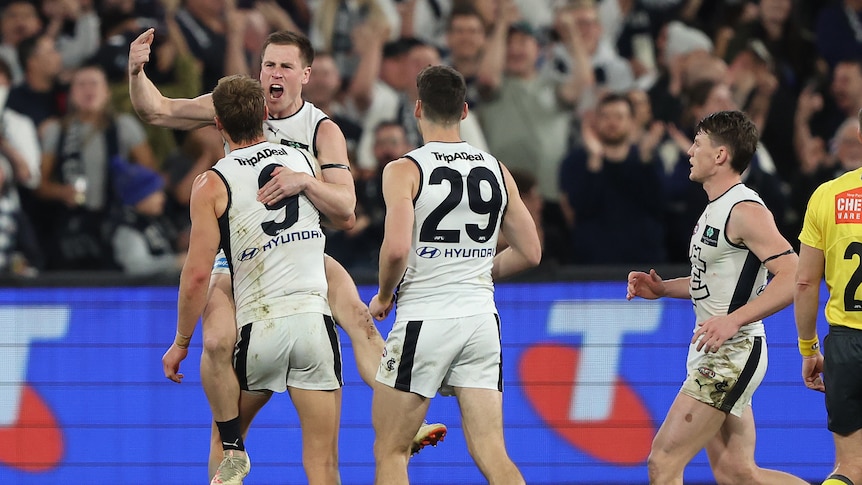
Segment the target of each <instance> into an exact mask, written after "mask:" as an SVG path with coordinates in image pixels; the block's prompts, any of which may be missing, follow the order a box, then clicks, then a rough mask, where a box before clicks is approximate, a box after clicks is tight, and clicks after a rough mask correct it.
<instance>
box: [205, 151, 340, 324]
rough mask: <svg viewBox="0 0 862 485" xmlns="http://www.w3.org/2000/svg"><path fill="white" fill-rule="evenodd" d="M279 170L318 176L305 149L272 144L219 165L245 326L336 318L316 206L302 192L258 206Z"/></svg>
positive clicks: (229, 253) (228, 248)
mask: <svg viewBox="0 0 862 485" xmlns="http://www.w3.org/2000/svg"><path fill="white" fill-rule="evenodd" d="M278 166H285V167H287V168H289V169H290V170H293V171H296V172H305V173H308V174H311V173H313V169H312V167H311V163H310V162H309V160H308V158H307V157H306V156H305V155H304V154H303V153H302V152H301V151H299V150H296V149H293V148H291V147H287V146H283V145H276V144H273V143H269V142H261V143H258V144H255V145H252V146H249V147H245V148H240V149H237V150H234V151H233V152H232V153H231V154H230V155H228V156H226V157H225V158H223V159H221V160H219V162H218V163H216V164H215V166H214V167H213V170H214V171H215V172H216V173H217V174H219V176H221V178H222V179H223V180H224V183H225V185H226V186H227V190H228V204H227V209H226V210H225V213H224V214H223V215H222V216H221V217H220V218H219V227H220V229H221V243H222V248H223V249H224V253H225V256H226V258H227V264H228V267H229V268H230V273H231V279H232V282H233V292H234V299H235V301H236V320H237V326H238V327H242V326H243V325H246V324H248V323H251V322H255V321H259V320H264V319H272V318H277V317H283V316H286V315H293V314H296V313H308V312H316V313H324V314H327V315H328V314H329V313H330V312H329V306H328V304H327V300H326V293H327V284H326V273H325V271H324V269H323V247H324V243H325V238H324V235H323V231H322V230H321V228H320V215H319V213H318V211H317V209H316V208H315V207H314V205H312V203H311V201H309V200H308V199H307V198H306V197H305V196H304V195H301V194H299V195H296V196H293V197H288V198H286V199H283V200H281V201H279V202H277V203H276V204H274V205H273V206H266V205H264V204H262V203H261V202H258V201H257V191H258V189H259V188H260V187H262V186H263V185H264V183H266V181H268V180H269V179H270V174H271V172H272V170H273V169H275V168H276V167H278Z"/></svg>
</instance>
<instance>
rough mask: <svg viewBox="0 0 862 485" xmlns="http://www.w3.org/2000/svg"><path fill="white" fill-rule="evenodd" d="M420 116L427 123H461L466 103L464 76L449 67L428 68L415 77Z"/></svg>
mask: <svg viewBox="0 0 862 485" xmlns="http://www.w3.org/2000/svg"><path fill="white" fill-rule="evenodd" d="M416 86H417V87H418V88H419V100H420V101H422V114H423V115H424V116H425V117H427V118H428V120H429V121H431V122H434V123H439V124H443V125H446V124H455V123H458V122H459V121H461V113H462V111H463V109H464V103H465V102H466V101H465V100H466V96H467V86H466V84H465V83H464V76H462V75H461V73H460V72H458V71H456V70H455V69H453V68H451V67H449V66H428V67H426V68H425V69H422V72H420V73H419V76H417V77H416Z"/></svg>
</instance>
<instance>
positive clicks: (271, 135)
mask: <svg viewBox="0 0 862 485" xmlns="http://www.w3.org/2000/svg"><path fill="white" fill-rule="evenodd" d="M328 119H329V117H328V116H326V113H324V112H323V111H321V110H319V109H318V108H317V107H316V106H314V105H313V104H311V103H309V102H308V101H304V102H303V103H302V108H299V111H297V112H296V113H294V114H292V115H290V116H288V117H286V118H268V119H266V120H265V121H264V122H263V134H264V136H266V139H267V141H270V142H272V143H279V144H282V145H288V146H292V147H294V148H299V149H300V150H304V151H306V152H308V153H310V154H311V155H313V156H314V158H315V159H317V143H316V142H317V129H318V128H319V127H320V123H322V122H323V121H324V120H328Z"/></svg>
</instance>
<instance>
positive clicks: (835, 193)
mask: <svg viewBox="0 0 862 485" xmlns="http://www.w3.org/2000/svg"><path fill="white" fill-rule="evenodd" d="M799 241H800V242H802V243H803V244H805V245H807V246H811V247H812V248H815V249H819V250H821V251H823V255H824V258H825V262H826V267H825V271H824V275H825V276H826V287H827V288H828V289H829V300H828V301H827V302H826V308H825V310H824V313H825V314H826V321H828V322H829V324H830V325H841V326H846V327H850V328H855V329H857V330H862V291H860V289H859V287H860V285H862V280H860V278H859V274H860V271H862V270H860V268H862V169H856V170H853V171H852V172H847V173H845V174H844V175H841V176H840V177H838V178H836V179H834V180H831V181H829V182H826V183H824V184H823V185H821V186H820V187H818V189H817V190H816V191H815V192H814V194H813V195H812V196H811V199H810V200H809V201H808V209H807V210H806V212H805V222H804V224H803V226H802V232H801V233H800V234H799Z"/></svg>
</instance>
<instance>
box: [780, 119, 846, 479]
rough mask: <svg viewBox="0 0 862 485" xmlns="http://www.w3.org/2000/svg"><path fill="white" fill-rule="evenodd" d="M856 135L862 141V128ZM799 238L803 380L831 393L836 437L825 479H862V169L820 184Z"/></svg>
mask: <svg viewBox="0 0 862 485" xmlns="http://www.w3.org/2000/svg"><path fill="white" fill-rule="evenodd" d="M859 116H860V121H862V112H860V115H859ZM856 137H857V139H858V140H859V142H860V143H862V135H860V133H859V131H858V129H857V132H856ZM799 241H800V242H801V243H802V244H801V247H800V250H799V265H798V269H797V273H796V292H795V294H794V298H793V301H794V313H795V316H796V330H797V332H798V333H799V335H798V336H799V352H800V353H801V354H802V378H803V380H804V381H805V385H806V387H808V388H809V389H813V390H817V391H821V392H825V393H826V411H827V414H828V417H829V419H828V427H829V431H832V435H833V437H834V439H835V469H834V470H833V472H832V474H831V475H830V476H829V477H828V478H827V479H826V481H824V482H823V485H853V484H857V485H862V431H860V430H862V291H860V286H862V169H856V170H853V171H851V172H847V173H845V174H844V175H841V176H840V177H838V178H836V179H834V180H830V181H829V182H826V183H824V184H822V185H821V186H820V187H818V189H817V190H816V191H815V192H814V194H813V195H812V196H811V199H810V200H809V201H808V209H807V210H806V212H805V221H804V224H803V226H802V233H801V234H800V235H799ZM824 276H825V277H826V288H827V289H828V291H829V300H828V301H827V303H826V310H825V314H826V320H827V321H828V322H829V333H828V334H827V336H826V337H825V338H824V340H823V348H824V353H823V354H821V353H820V342H819V340H818V338H817V312H818V304H819V300H820V295H819V293H820V280H821V279H822V278H823V277H824ZM821 373H822V374H823V377H821Z"/></svg>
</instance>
